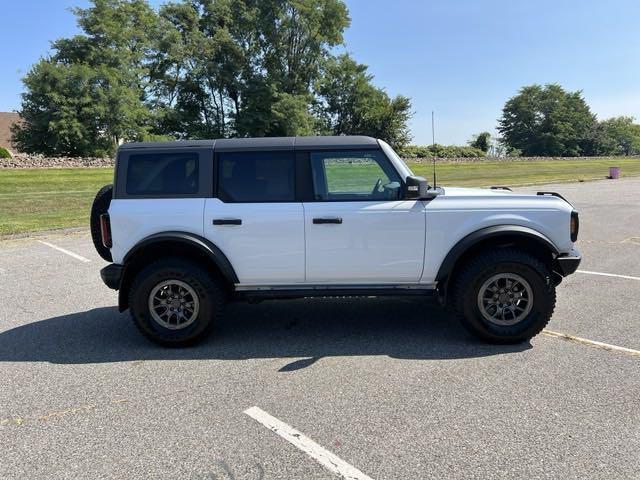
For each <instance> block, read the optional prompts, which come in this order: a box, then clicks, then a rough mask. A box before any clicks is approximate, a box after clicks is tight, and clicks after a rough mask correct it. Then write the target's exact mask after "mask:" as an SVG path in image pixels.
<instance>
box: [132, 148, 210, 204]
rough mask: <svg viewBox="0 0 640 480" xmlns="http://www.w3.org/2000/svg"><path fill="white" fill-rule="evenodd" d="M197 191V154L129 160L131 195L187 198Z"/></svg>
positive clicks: (151, 154) (133, 157)
mask: <svg viewBox="0 0 640 480" xmlns="http://www.w3.org/2000/svg"><path fill="white" fill-rule="evenodd" d="M197 192H198V154H197V153H180V152H176V153H149V154H144V155H131V156H130V157H129V166H128V168H127V193H128V194H129V195H185V194H194V193H197Z"/></svg>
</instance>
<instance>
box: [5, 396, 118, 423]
mask: <svg viewBox="0 0 640 480" xmlns="http://www.w3.org/2000/svg"><path fill="white" fill-rule="evenodd" d="M128 402H129V400H128V399H126V398H119V399H115V400H112V401H111V402H109V403H110V404H111V405H120V404H123V403H128ZM106 405H108V404H103V405H100V406H99V405H94V404H91V405H81V406H79V407H71V408H67V409H65V410H55V411H52V412H49V413H45V414H43V415H30V416H27V417H9V418H0V426H8V425H17V426H20V425H23V424H25V423H33V422H46V421H48V420H53V419H56V418H62V417H68V416H70V415H79V414H83V413H90V412H93V411H95V410H96V409H98V408H103V407H105V406H106Z"/></svg>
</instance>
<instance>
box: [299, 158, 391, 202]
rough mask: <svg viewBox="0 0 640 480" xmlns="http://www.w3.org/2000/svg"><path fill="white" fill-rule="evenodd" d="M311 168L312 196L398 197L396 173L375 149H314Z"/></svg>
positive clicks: (387, 198) (339, 199) (364, 198)
mask: <svg viewBox="0 0 640 480" xmlns="http://www.w3.org/2000/svg"><path fill="white" fill-rule="evenodd" d="M311 168H312V170H313V187H314V191H315V199H316V200H329V201H341V200H342V201H351V200H362V201H374V200H397V199H398V198H400V177H399V176H398V173H397V172H396V171H395V170H394V168H393V167H392V166H391V164H390V163H389V161H388V160H387V159H386V157H384V155H382V154H381V153H380V152H379V151H377V150H365V151H346V152H314V153H312V154H311Z"/></svg>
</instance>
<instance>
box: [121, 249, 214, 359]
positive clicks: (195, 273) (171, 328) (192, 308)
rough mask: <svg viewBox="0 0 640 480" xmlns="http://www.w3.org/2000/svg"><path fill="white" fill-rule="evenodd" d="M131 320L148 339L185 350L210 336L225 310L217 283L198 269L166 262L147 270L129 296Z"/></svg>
mask: <svg viewBox="0 0 640 480" xmlns="http://www.w3.org/2000/svg"><path fill="white" fill-rule="evenodd" d="M129 306H130V309H131V316H132V318H133V321H134V323H135V324H136V326H137V327H138V329H139V330H140V331H141V332H142V333H143V334H144V335H145V336H146V337H148V338H149V339H151V340H153V341H154V342H156V343H158V344H161V345H164V346H174V347H180V346H186V345H191V344H194V343H197V342H198V341H200V340H202V339H203V338H205V337H206V336H207V334H208V333H209V331H210V330H211V327H212V325H213V323H214V320H215V319H216V318H218V317H219V316H220V315H221V312H222V308H223V306H224V295H223V291H222V289H221V288H220V286H219V285H218V282H217V281H216V280H215V279H214V278H213V277H212V276H211V275H209V274H208V273H207V272H206V271H204V270H202V269H201V268H200V267H199V266H197V265H195V264H193V263H191V262H188V261H185V260H181V259H177V258H176V259H167V260H162V261H159V262H155V263H153V264H151V265H149V266H148V267H146V268H144V269H143V270H142V271H141V272H140V273H139V274H138V275H137V276H136V278H135V280H134V282H133V285H132V286H131V290H130V292H129Z"/></svg>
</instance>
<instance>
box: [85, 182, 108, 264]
mask: <svg viewBox="0 0 640 480" xmlns="http://www.w3.org/2000/svg"><path fill="white" fill-rule="evenodd" d="M112 197H113V185H111V184H109V185H105V186H104V187H102V188H101V189H100V190H98V193H97V194H96V198H94V199H93V204H92V205H91V216H90V217H89V224H90V227H91V238H92V239H93V246H94V247H95V248H96V252H98V255H100V256H101V257H102V258H103V259H105V260H106V261H107V262H112V261H113V257H112V256H111V250H109V249H108V248H107V247H105V246H104V245H103V244H102V234H101V232H100V215H102V214H103V213H107V211H108V210H109V205H111V198H112Z"/></svg>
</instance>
